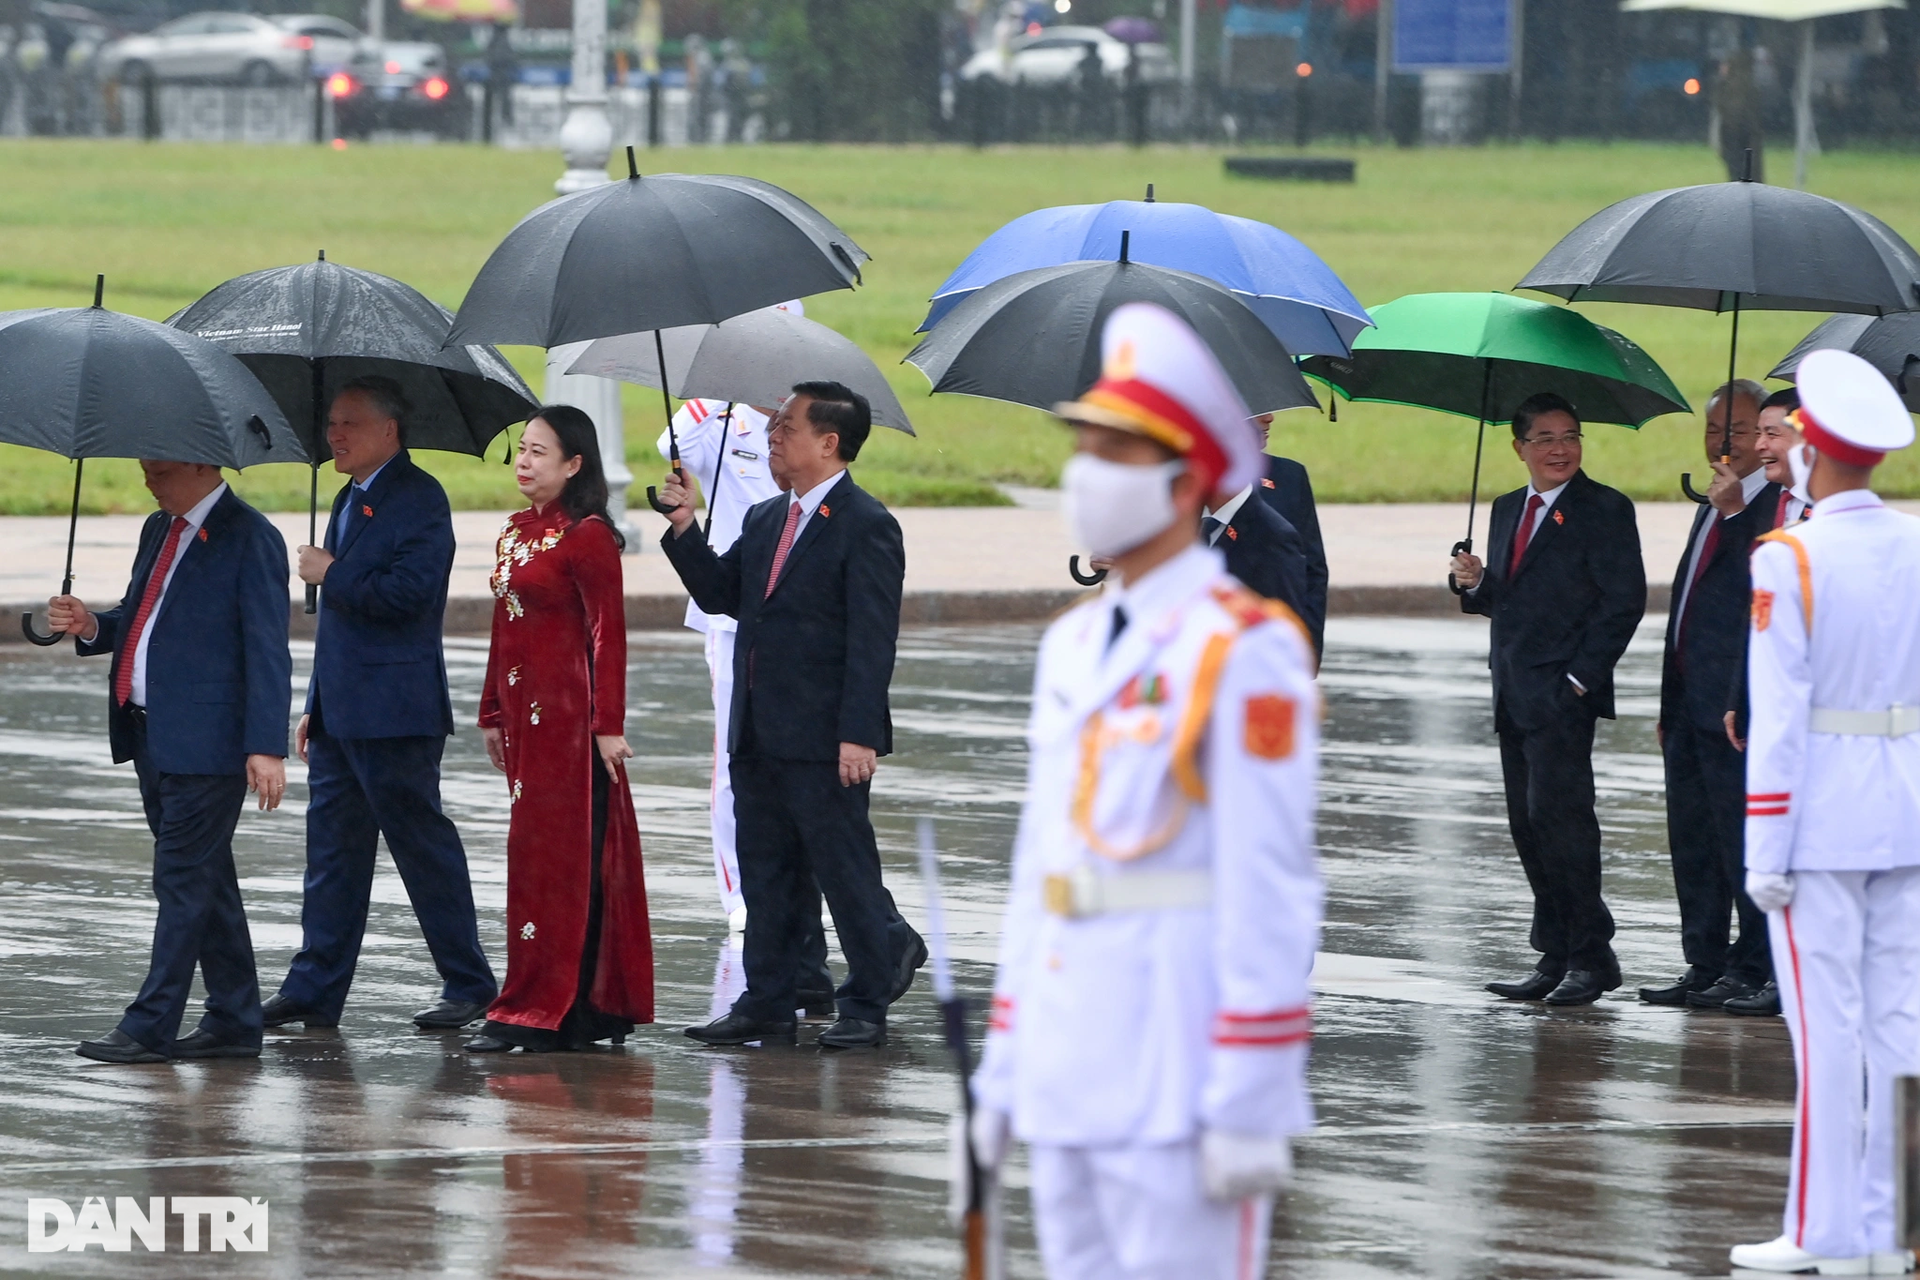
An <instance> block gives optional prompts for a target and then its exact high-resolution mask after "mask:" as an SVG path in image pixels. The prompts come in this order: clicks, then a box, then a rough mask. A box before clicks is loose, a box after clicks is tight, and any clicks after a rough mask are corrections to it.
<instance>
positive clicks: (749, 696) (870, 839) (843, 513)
mask: <svg viewBox="0 0 1920 1280" xmlns="http://www.w3.org/2000/svg"><path fill="white" fill-rule="evenodd" d="M871 425H872V420H871V416H870V413H869V409H868V405H867V401H866V399H865V397H863V396H861V395H859V394H858V393H857V392H855V391H852V390H850V389H849V388H847V387H845V386H842V385H841V384H839V383H837V382H803V383H801V384H799V385H798V386H796V387H795V388H794V390H793V395H792V396H791V397H790V398H789V399H788V400H787V403H786V404H785V405H783V406H781V409H780V411H779V413H778V414H776V415H775V417H774V419H773V422H772V424H771V425H770V427H769V428H768V432H767V441H768V462H769V465H770V467H771V469H772V471H773V475H774V479H775V480H776V481H778V482H779V483H780V484H781V485H782V487H783V488H785V489H787V490H788V492H786V493H783V494H781V495H779V496H777V497H774V498H770V499H768V500H767V501H765V502H762V503H760V504H758V505H756V506H755V507H753V508H752V509H751V510H749V511H748V512H747V517H746V522H745V524H744V526H743V527H742V529H741V532H740V537H739V539H738V540H737V541H735V542H734V544H733V546H732V547H730V548H728V550H727V553H726V554H725V555H724V556H715V555H714V554H713V551H712V549H711V548H709V547H708V546H707V544H706V540H705V537H704V535H703V534H702V533H701V532H700V529H699V527H698V525H697V524H696V523H695V521H694V517H693V505H692V498H691V495H690V493H689V490H688V488H687V487H686V486H685V485H684V484H683V483H682V482H681V480H680V479H679V477H678V475H677V474H675V475H670V476H669V477H668V479H667V483H666V486H665V488H664V489H663V490H662V493H661V496H662V498H663V500H664V501H665V502H667V503H668V504H670V505H672V507H673V512H672V514H671V515H670V516H669V517H668V519H669V520H670V521H671V523H672V528H671V529H669V530H668V531H667V533H666V534H665V535H664V536H663V537H662V538H661V545H662V547H664V548H665V550H666V553H667V557H668V559H670V560H671V561H672V562H673V567H674V569H675V570H676V571H677V572H678V573H679V575H680V580H681V581H682V582H684V583H685V584H686V586H687V590H688V591H689V592H690V593H691V594H692V596H693V600H694V603H695V604H698V605H699V606H700V607H701V608H702V609H704V610H706V611H707V612H708V613H726V614H730V615H732V616H733V617H734V618H736V619H737V620H738V621H739V624H740V630H739V638H738V641H737V643H736V645H735V648H734V687H733V708H732V719H731V724H730V729H729V741H728V743H727V749H728V752H729V755H730V761H731V767H732V771H733V788H734V815H735V818H736V821H737V823H738V827H739V844H740V885H741V890H742V892H743V893H744V894H745V896H746V901H747V937H746V947H745V953H744V956H743V960H744V967H745V969H746V979H747V989H746V991H745V992H744V993H742V995H741V996H740V998H739V999H738V1000H737V1001H736V1002H735V1003H734V1006H733V1010H732V1011H731V1012H730V1013H728V1014H727V1015H726V1016H725V1017H723V1018H720V1019H718V1020H716V1021H714V1022H713V1023H710V1024H709V1025H707V1026H704V1027H689V1028H688V1029H687V1034H688V1035H690V1036H692V1037H693V1038H694V1039H696V1040H701V1041H703V1042H705V1043H707V1044H747V1043H750V1042H753V1041H758V1040H766V1039H770V1038H771V1039H785V1038H788V1037H791V1036H792V1035H794V1033H795V1024H794V1016H793V1011H794V1004H795V992H794V975H795V970H796V967H797V966H796V960H797V958H798V957H799V955H800V949H801V946H802V942H803V939H804V935H805V931H806V915H807V913H808V912H809V911H813V912H815V913H816V914H817V911H818V907H817V905H816V904H817V901H818V899H817V898H816V897H815V896H814V882H815V881H818V884H819V888H820V890H821V891H822V892H824V893H825V894H826V898H827V905H828V907H829V908H830V909H831V911H832V913H833V922H834V929H835V931H836V932H837V933H838V934H839V937H840V950H841V953H842V954H843V955H845V957H846V960H847V968H848V975H847V980H846V982H845V983H844V984H843V985H842V986H841V987H840V989H839V991H838V992H837V998H838V1004H839V1013H840V1017H839V1020H838V1021H837V1022H835V1023H834V1024H833V1026H831V1027H829V1028H828V1029H827V1030H826V1031H825V1032H823V1033H821V1036H820V1044H821V1045H823V1046H825V1047H827V1048H836V1049H841V1048H856V1047H867V1046H875V1045H880V1044H884V1043H885V1042H886V1016H887V1006H888V1005H889V1004H890V1003H892V1001H893V1000H895V999H896V998H898V997H899V995H901V994H902V993H903V992H904V991H905V989H906V983H903V982H901V981H900V978H901V975H902V974H904V975H905V978H906V982H907V983H910V982H911V981H912V973H913V969H914V968H917V967H918V965H919V963H920V962H921V961H922V960H924V959H925V956H926V950H925V947H924V945H923V944H922V943H921V942H920V939H919V936H918V935H917V934H914V933H913V931H912V930H911V929H910V928H908V927H907V926H906V924H905V922H904V921H901V920H900V918H899V913H898V912H897V911H896V910H895V909H894V904H893V898H892V896H891V895H890V894H888V892H887V889H886V886H885V884H883V883H882V881H881V875H880V850H879V846H878V844H877V843H876V842H875V840H874V835H873V823H872V822H871V820H870V819H869V817H868V813H867V805H868V793H869V789H870V786H871V783H872V780H873V773H874V769H875V767H876V765H877V763H878V757H880V756H882V755H885V754H887V753H889V752H890V751H891V750H892V749H893V721H892V718H891V716H890V714H889V711H888V705H887V686H888V685H889V683H890V682H891V681H892V678H893V659H894V648H895V644H896V642H897V640H898V637H899V631H900V595H901V589H902V584H903V581H904V578H905V573H906V554H905V550H904V548H903V545H902V541H901V536H900V526H899V524H898V523H897V522H896V521H895V520H894V518H893V516H892V515H891V514H890V513H889V512H888V511H887V509H886V508H885V507H883V506H881V505H880V504H879V503H878V502H876V501H875V500H874V499H873V498H872V497H871V496H869V495H868V494H867V493H866V492H865V491H864V490H863V489H861V488H860V487H859V486H858V485H856V484H855V483H854V482H853V477H852V476H850V475H848V474H847V464H848V463H849V462H851V461H853V460H854V458H855V457H857V456H858V455H859V452H860V446H861V445H862V444H864V443H865V442H866V439H867V434H868V432H869V430H870V429H871ZM809 871H811V876H809Z"/></svg>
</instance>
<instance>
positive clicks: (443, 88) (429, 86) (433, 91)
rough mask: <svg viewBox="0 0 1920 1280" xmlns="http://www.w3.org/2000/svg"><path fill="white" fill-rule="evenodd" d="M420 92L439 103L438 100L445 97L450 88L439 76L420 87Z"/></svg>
mask: <svg viewBox="0 0 1920 1280" xmlns="http://www.w3.org/2000/svg"><path fill="white" fill-rule="evenodd" d="M420 92H422V93H424V94H426V95H427V96H428V97H429V98H432V99H433V100H434V101H435V102H438V101H440V99H442V98H444V97H446V96H447V94H448V93H449V92H451V88H450V86H448V84H447V82H446V81H445V80H442V79H441V78H440V77H439V76H435V77H434V78H433V79H431V80H429V81H427V82H426V83H425V84H423V85H421V86H420Z"/></svg>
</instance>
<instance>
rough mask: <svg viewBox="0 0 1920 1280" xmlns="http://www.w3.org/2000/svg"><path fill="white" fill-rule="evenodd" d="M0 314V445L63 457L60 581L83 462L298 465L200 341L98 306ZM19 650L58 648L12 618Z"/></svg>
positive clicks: (298, 458)
mask: <svg viewBox="0 0 1920 1280" xmlns="http://www.w3.org/2000/svg"><path fill="white" fill-rule="evenodd" d="M104 286H105V278H104V277H100V278H97V279H96V280H95V281H94V286H93V305H92V306H91V307H67V308H43V309H38V310H33V311H9V312H5V313H0V440H4V441H6V442H7V443H8V444H23V445H26V446H27V447H28V448H31V449H45V450H47V451H48V452H49V453H57V454H59V455H61V456H62V457H65V458H71V459H73V462H74V467H73V511H72V513H71V514H70V516H69V517H68V521H67V571H66V577H65V579H64V580H63V581H62V583H61V586H60V594H61V595H66V594H68V593H70V592H71V591H72V590H73V543H74V536H75V534H76V533H77V532H78V528H79V521H80V479H81V474H82V471H83V468H84V465H85V460H86V459H88V458H164V459H166V460H168V461H171V462H203V463H207V464H209V465H212V466H216V467H233V468H240V467H250V466H253V465H254V464H255V463H260V462H305V461H307V454H306V451H305V450H303V449H302V448H301V447H300V441H299V440H298V439H297V438H296V437H295V435H294V433H293V430H292V429H291V428H290V427H289V426H288V425H287V419H286V415H284V414H283V413H281V412H280V407H279V406H278V405H276V404H275V403H274V402H273V397H272V396H270V395H268V394H267V391H266V388H265V387H262V386H261V385H260V381H259V379H257V378H255V377H254V376H253V374H252V373H250V372H248V370H247V367H246V366H245V365H243V364H241V363H240V362H239V361H238V360H236V359H234V358H233V357H232V356H230V355H228V354H227V353H226V352H225V351H222V350H221V349H220V348H219V347H216V346H215V345H213V344H212V343H211V342H207V341H205V340H204V339H201V338H197V337H195V336H193V335H192V334H190V333H184V332H182V331H180V330H178V329H171V328H168V327H167V326H166V325H164V324H160V323H158V322H156V321H153V320H142V319H140V318H139V317H138V316H128V315H121V314H120V313H119V312H116V311H108V310H106V309H105V308H104V307H102V306H101V305H100V296H101V293H102V291H103V289H104ZM20 625H21V628H22V630H24V631H25V632H26V635H27V639H29V640H31V641H33V642H34V643H35V644H40V645H50V644H54V643H56V642H57V641H58V640H59V637H58V636H55V635H43V634H41V633H40V632H38V631H36V630H35V629H34V626H33V615H32V614H31V613H28V614H26V615H24V616H23V617H22V618H21V619H20Z"/></svg>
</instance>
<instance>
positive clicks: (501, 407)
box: [167, 254, 539, 465]
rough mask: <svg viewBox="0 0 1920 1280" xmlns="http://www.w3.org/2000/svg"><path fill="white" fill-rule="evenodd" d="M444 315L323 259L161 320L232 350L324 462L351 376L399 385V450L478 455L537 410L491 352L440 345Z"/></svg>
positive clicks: (403, 290)
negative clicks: (402, 436) (404, 410)
mask: <svg viewBox="0 0 1920 1280" xmlns="http://www.w3.org/2000/svg"><path fill="white" fill-rule="evenodd" d="M452 320H453V313H452V312H450V311H448V310H447V309H446V308H445V307H442V306H441V305H440V304H438V303H436V302H433V301H432V300H430V299H429V298H427V297H426V296H425V295H423V294H421V293H420V292H419V291H418V290H416V289H414V288H413V287H412V286H410V285H405V284H402V283H400V282H399V281H398V280H394V279H391V278H389V277H387V276H383V275H377V274H375V273H374V272H371V271H360V270H357V269H355V268H353V267H343V266H341V265H340V264H339V263H337V262H328V261H327V260H326V256H325V255H324V254H322V255H321V257H320V259H319V261H317V262H305V263H301V264H300V265H299V266H294V267H275V268H273V269H271V270H268V271H255V272H252V273H251V274H249V275H244V276H236V277H235V278H233V279H232V280H229V281H227V282H226V283H225V284H222V285H218V286H216V287H215V288H213V289H212V290H211V291H210V292H208V293H207V294H206V295H205V296H203V297H202V298H201V299H200V300H199V301H198V302H195V303H194V304H193V305H192V306H190V307H188V308H186V309H185V310H184V311H181V312H179V313H177V314H176V315H175V316H174V317H173V318H172V319H171V320H169V321H168V322H167V323H168V324H171V325H172V326H174V327H175V328H176V329H184V330H186V331H187V332H189V333H193V334H197V335H199V336H200V337H202V338H205V339H206V340H208V341H209V342H212V343H215V344H217V345H218V346H221V347H223V348H225V349H226V350H228V351H230V352H232V353H233V354H234V355H235V356H237V357H238V358H239V359H240V362H241V363H242V364H244V365H246V366H247V367H248V368H249V369H251V370H253V372H254V374H255V376H256V377H258V378H259V379H260V381H261V383H262V384H263V385H264V386H265V387H266V388H267V390H268V391H269V392H270V393H272V395H273V398H274V400H275V402H276V403H278V404H279V405H280V408H281V410H282V412H284V413H285V414H286V416H287V421H288V422H289V423H291V424H292V425H293V429H294V430H295V431H296V432H297V433H298V434H299V436H300V440H301V443H302V444H303V445H304V446H305V447H306V451H307V456H308V457H310V458H312V459H313V461H314V462H315V464H316V465H317V464H318V463H321V462H324V461H326V460H327V459H328V458H330V457H332V456H333V453H332V450H331V449H329V448H328V446H327V441H326V433H327V432H326V428H327V408H328V406H329V405H331V404H332V402H333V397H334V395H335V394H336V393H337V392H338V391H339V390H340V388H341V387H342V386H343V385H345V384H346V383H348V382H350V381H352V380H353V379H355V378H362V377H367V376H369V375H375V374H377V375H379V376H381V377H386V378H391V379H393V380H394V381H395V382H397V383H399V384H400V389H401V391H402V393H404V394H405V396H406V398H407V403H408V404H409V406H410V407H411V411H410V412H409V413H408V415H407V445H408V447H409V448H413V449H443V450H446V451H448V452H452V453H466V454H472V455H474V456H475V457H478V456H480V455H481V454H483V453H484V452H486V448H487V444H488V442H489V441H491V440H492V439H493V438H494V437H495V436H497V435H499V434H500V433H501V432H502V431H504V430H505V429H506V428H507V427H508V426H509V425H511V424H512V423H515V422H524V421H526V419H527V417H528V415H529V414H531V413H532V412H533V411H534V410H535V409H536V408H538V407H539V401H538V400H536V399H535V398H534V394H533V392H532V390H531V389H530V388H529V387H528V386H527V384H526V383H525V382H524V381H522V380H521V377H520V375H519V374H517V373H515V372H514V371H513V367H512V366H511V365H509V364H508V363H507V362H506V361H505V360H504V359H502V358H501V355H500V353H499V352H498V351H495V350H494V349H493V348H492V347H488V346H482V345H477V344H476V345H472V346H456V347H443V345H442V344H443V343H444V342H445V341H446V337H447V331H448V329H449V328H450V326H451V324H452Z"/></svg>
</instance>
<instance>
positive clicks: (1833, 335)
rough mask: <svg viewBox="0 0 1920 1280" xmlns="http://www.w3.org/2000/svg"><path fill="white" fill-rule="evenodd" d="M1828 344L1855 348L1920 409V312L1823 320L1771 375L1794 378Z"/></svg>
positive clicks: (1855, 353)
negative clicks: (1811, 354) (1803, 362)
mask: <svg viewBox="0 0 1920 1280" xmlns="http://www.w3.org/2000/svg"><path fill="white" fill-rule="evenodd" d="M1828 347H1831V348H1834V349H1835V350H1839V351H1851V352H1853V354H1854V355H1857V356H1859V357H1860V358H1861V359H1862V360H1865V361H1866V362H1867V363H1868V364H1870V365H1872V366H1873V367H1874V368H1876V369H1878V370H1879V371H1880V372H1881V374H1883V375H1884V376H1885V377H1886V379H1887V381H1888V382H1891V383H1892V384H1893V389H1894V390H1895V391H1898V392H1899V393H1900V399H1901V400H1903V401H1904V402H1905V403H1906V406H1907V408H1909V409H1912V410H1913V411H1914V412H1915V413H1920V312H1913V311H1903V312H1901V313H1900V314H1898V315H1891V316H1881V317H1880V318H1878V319H1875V318H1873V317H1871V316H1834V317H1833V318H1832V319H1830V320H1823V321H1821V322H1820V324H1819V325H1817V326H1816V327H1815V328H1814V330H1813V332H1812V333H1809V334H1808V335H1807V336H1806V337H1804V338H1802V339H1800V344H1799V345H1798V346H1796V347H1795V348H1794V349H1793V350H1791V351H1789V352H1788V353H1787V354H1786V356H1785V357H1784V358H1783V359H1782V360H1781V361H1780V363H1779V364H1777V365H1775V366H1774V367H1773V372H1772V373H1769V374H1768V375H1767V376H1768V377H1769V378H1780V379H1782V380H1784V381H1786V382H1792V381H1793V380H1794V374H1795V372H1796V371H1797V370H1798V369H1799V368H1800V361H1801V360H1803V359H1805V358H1806V355H1807V353H1808V352H1810V351H1819V350H1822V349H1824V348H1828Z"/></svg>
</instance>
